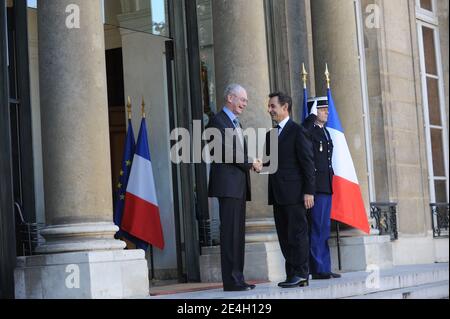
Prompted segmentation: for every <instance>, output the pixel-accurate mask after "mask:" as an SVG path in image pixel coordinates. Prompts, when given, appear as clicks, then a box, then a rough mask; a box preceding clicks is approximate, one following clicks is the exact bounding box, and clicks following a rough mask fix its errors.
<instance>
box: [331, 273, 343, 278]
mask: <svg viewBox="0 0 450 319" xmlns="http://www.w3.org/2000/svg"><path fill="white" fill-rule="evenodd" d="M330 276H331V277H332V278H341V277H342V275H341V274H336V273H334V272H330Z"/></svg>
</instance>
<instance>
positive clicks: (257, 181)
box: [212, 0, 273, 219]
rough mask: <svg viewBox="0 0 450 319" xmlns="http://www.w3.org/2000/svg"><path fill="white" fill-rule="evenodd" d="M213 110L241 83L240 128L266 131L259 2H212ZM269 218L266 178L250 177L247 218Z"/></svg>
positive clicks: (261, 7)
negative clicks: (227, 90)
mask: <svg viewBox="0 0 450 319" xmlns="http://www.w3.org/2000/svg"><path fill="white" fill-rule="evenodd" d="M212 13H213V29H214V61H215V70H216V92H217V109H218V110H220V109H221V108H222V106H223V105H224V102H223V91H224V89H225V87H226V86H227V85H228V84H230V83H238V84H241V85H242V86H243V87H244V88H246V90H247V93H248V98H249V104H248V106H247V110H246V111H245V112H244V114H243V116H242V123H243V126H244V128H270V127H271V119H270V116H269V114H268V112H267V101H268V94H269V93H270V83H269V65H268V58H267V43H266V29H265V20H264V19H265V16H264V3H263V0H249V1H240V0H214V1H212ZM261 218H273V214H272V208H271V207H269V206H267V177H262V176H257V175H256V174H252V202H250V203H249V204H248V211H247V219H261Z"/></svg>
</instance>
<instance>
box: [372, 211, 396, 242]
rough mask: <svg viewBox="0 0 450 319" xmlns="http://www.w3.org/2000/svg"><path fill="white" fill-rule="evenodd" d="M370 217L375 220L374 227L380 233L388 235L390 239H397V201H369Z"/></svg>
mask: <svg viewBox="0 0 450 319" xmlns="http://www.w3.org/2000/svg"><path fill="white" fill-rule="evenodd" d="M370 217H371V218H373V219H374V220H375V225H372V228H375V229H377V230H378V231H379V234H380V235H389V236H390V237H391V240H392V241H394V240H397V239H398V229H397V203H383V202H380V203H370Z"/></svg>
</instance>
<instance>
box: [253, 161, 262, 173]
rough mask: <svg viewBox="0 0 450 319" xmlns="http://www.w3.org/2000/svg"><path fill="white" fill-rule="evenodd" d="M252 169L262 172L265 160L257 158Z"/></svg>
mask: <svg viewBox="0 0 450 319" xmlns="http://www.w3.org/2000/svg"><path fill="white" fill-rule="evenodd" d="M252 169H253V171H255V172H256V173H261V171H262V169H263V162H262V161H261V160H260V159H255V160H254V161H253V168H252Z"/></svg>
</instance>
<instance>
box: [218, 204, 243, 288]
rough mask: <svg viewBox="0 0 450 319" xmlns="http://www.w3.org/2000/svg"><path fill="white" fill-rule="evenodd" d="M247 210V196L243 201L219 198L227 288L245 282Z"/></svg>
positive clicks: (224, 274) (224, 278)
mask: <svg viewBox="0 0 450 319" xmlns="http://www.w3.org/2000/svg"><path fill="white" fill-rule="evenodd" d="M245 210H246V199H245V195H244V198H242V199H236V198H219V211H220V257H221V265H222V281H223V285H224V286H225V287H227V286H236V285H237V286H239V285H243V284H244V282H245V280H244V256H245Z"/></svg>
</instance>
